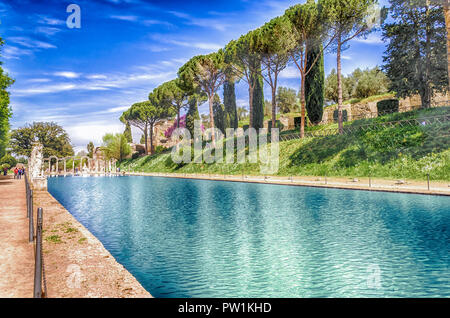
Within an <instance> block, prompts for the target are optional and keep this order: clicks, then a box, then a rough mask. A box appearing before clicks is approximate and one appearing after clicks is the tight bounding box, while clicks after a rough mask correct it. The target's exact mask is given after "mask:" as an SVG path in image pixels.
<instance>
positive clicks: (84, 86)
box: [11, 70, 176, 96]
mask: <svg viewBox="0 0 450 318" xmlns="http://www.w3.org/2000/svg"><path fill="white" fill-rule="evenodd" d="M53 75H56V76H61V77H64V78H67V79H76V78H78V77H79V76H80V74H79V73H74V72H67V71H66V72H55V73H53ZM175 76H176V70H174V71H163V72H158V73H156V72H153V73H151V74H149V73H147V72H146V73H135V74H125V75H124V74H118V75H117V74H108V75H105V76H100V77H97V78H95V79H91V80H90V81H89V80H86V81H83V82H79V81H75V82H67V83H58V84H54V83H51V84H47V85H38V86H31V87H30V86H27V87H23V88H20V87H17V86H14V87H13V88H12V89H11V91H12V92H13V93H14V94H16V95H17V96H30V95H36V94H49V93H59V92H63V91H72V90H85V91H92V90H97V91H98V90H109V89H112V88H115V89H126V88H127V87H133V86H137V87H146V86H147V87H148V86H152V84H159V83H162V82H165V81H168V80H170V79H172V78H174V77H175Z"/></svg>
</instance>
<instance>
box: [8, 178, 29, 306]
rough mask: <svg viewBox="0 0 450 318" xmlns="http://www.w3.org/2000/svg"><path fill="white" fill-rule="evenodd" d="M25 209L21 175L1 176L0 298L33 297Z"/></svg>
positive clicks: (23, 183) (23, 184)
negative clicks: (14, 176)
mask: <svg viewBox="0 0 450 318" xmlns="http://www.w3.org/2000/svg"><path fill="white" fill-rule="evenodd" d="M26 213H27V212H26V198H25V182H24V179H21V180H15V179H14V178H13V177H12V176H0V251H1V252H0V298H11V297H20V298H25V297H33V279H34V251H33V247H34V245H33V243H29V242H28V218H27V214H26Z"/></svg>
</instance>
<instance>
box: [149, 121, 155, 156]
mask: <svg viewBox="0 0 450 318" xmlns="http://www.w3.org/2000/svg"><path fill="white" fill-rule="evenodd" d="M154 152H155V148H154V147H153V125H150V153H151V154H153V153H154Z"/></svg>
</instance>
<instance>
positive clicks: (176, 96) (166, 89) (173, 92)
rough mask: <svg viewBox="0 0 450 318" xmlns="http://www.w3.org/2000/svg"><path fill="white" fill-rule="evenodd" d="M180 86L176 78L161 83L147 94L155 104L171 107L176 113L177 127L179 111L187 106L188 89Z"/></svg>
mask: <svg viewBox="0 0 450 318" xmlns="http://www.w3.org/2000/svg"><path fill="white" fill-rule="evenodd" d="M181 86H182V85H181V82H180V80H179V79H178V78H177V79H174V80H172V81H169V82H165V83H163V84H161V85H160V86H158V87H157V88H155V89H154V90H153V92H152V93H150V94H149V99H151V100H152V102H153V103H154V104H155V105H159V106H163V107H166V108H168V109H173V112H174V113H176V114H177V127H179V124H180V111H181V110H182V109H185V108H187V107H188V100H189V90H184V89H181Z"/></svg>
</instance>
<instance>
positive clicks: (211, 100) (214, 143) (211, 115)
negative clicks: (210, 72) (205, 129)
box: [209, 94, 216, 148]
mask: <svg viewBox="0 0 450 318" xmlns="http://www.w3.org/2000/svg"><path fill="white" fill-rule="evenodd" d="M213 98H214V94H211V95H210V96H209V126H210V127H211V130H212V134H211V142H212V145H213V147H214V148H215V147H216V136H215V131H214V113H213Z"/></svg>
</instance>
